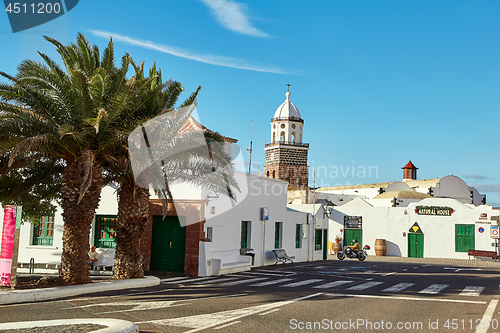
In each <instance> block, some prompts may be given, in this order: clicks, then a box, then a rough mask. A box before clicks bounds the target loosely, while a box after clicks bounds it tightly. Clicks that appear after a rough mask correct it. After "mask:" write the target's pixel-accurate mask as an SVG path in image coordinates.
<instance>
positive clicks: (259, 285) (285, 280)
mask: <svg viewBox="0 0 500 333" xmlns="http://www.w3.org/2000/svg"><path fill="white" fill-rule="evenodd" d="M290 280H293V279H290V278H284V279H279V280H273V281H267V282H261V283H256V284H251V285H250V287H265V286H269V285H271V284H277V283H282V282H287V281H290Z"/></svg>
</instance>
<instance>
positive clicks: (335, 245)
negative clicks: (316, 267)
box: [333, 243, 342, 253]
mask: <svg viewBox="0 0 500 333" xmlns="http://www.w3.org/2000/svg"><path fill="white" fill-rule="evenodd" d="M340 250H342V244H340V243H333V252H334V253H338V252H339V251H340Z"/></svg>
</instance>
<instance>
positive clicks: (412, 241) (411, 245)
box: [408, 233, 424, 258]
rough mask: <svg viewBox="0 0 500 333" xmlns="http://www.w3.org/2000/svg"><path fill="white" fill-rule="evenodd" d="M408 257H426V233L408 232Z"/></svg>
mask: <svg viewBox="0 0 500 333" xmlns="http://www.w3.org/2000/svg"><path fill="white" fill-rule="evenodd" d="M408 257H411V258H423V257H424V234H414V233H409V234H408Z"/></svg>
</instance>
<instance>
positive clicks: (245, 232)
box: [241, 221, 250, 249]
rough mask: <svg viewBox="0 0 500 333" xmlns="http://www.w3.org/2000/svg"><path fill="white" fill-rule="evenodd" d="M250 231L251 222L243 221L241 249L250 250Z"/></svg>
mask: <svg viewBox="0 0 500 333" xmlns="http://www.w3.org/2000/svg"><path fill="white" fill-rule="evenodd" d="M249 229H250V222H248V221H241V248H242V249H248V245H249V244H248V242H249V240H248V232H249Z"/></svg>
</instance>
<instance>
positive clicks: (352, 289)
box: [0, 260, 500, 333]
mask: <svg viewBox="0 0 500 333" xmlns="http://www.w3.org/2000/svg"><path fill="white" fill-rule="evenodd" d="M499 273H500V269H498V268H496V267H464V266H448V265H434V264H415V263H395V262H370V261H365V262H360V261H355V260H345V261H339V260H329V261H319V262H314V263H300V264H296V265H290V264H287V265H277V266H270V267H260V268H257V269H254V270H252V271H248V272H242V273H237V274H230V275H225V276H220V277H202V278H184V277H176V278H165V279H162V282H161V284H160V285H159V286H155V287H148V288H138V289H129V290H121V291H112V292H105V293H96V294H88V295H84V296H79V297H72V298H67V299H61V300H56V301H47V302H38V303H29V304H13V305H7V306H2V307H0V322H15V321H27V320H49V319H65V318H67V319H76V318H89V317H94V316H97V317H101V318H115V319H124V320H128V321H132V322H135V323H137V324H138V325H139V328H140V330H141V332H297V331H309V332H312V331H318V332H320V331H331V332H382V331H383V332H386V331H398V332H478V333H480V332H481V333H482V332H500V328H498V326H499V321H500V316H499V311H500V310H499V307H497V303H498V300H499V297H498V294H499V293H498V292H499V285H500V274H499ZM488 327H489V329H488Z"/></svg>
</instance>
